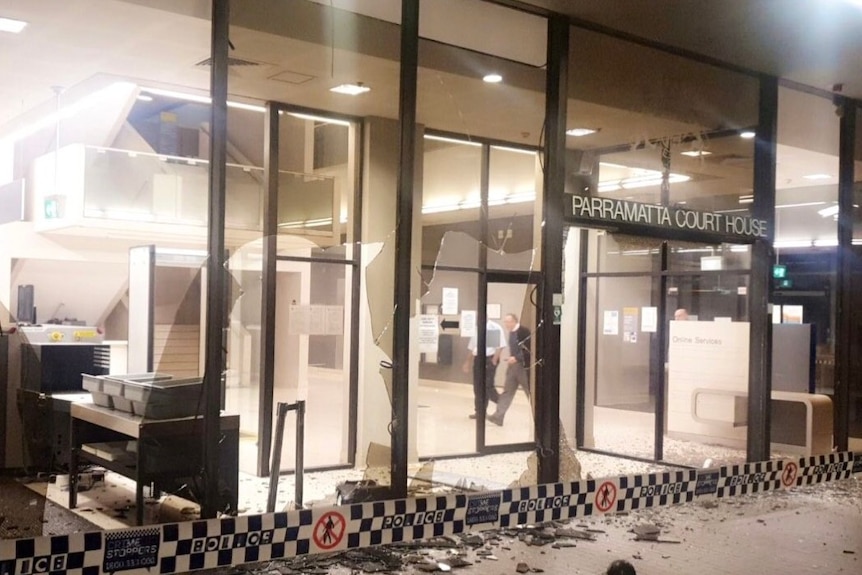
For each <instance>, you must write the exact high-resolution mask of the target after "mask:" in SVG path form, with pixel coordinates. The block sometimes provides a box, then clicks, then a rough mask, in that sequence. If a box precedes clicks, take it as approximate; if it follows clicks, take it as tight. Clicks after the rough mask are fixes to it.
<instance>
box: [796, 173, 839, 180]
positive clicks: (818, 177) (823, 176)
mask: <svg viewBox="0 0 862 575" xmlns="http://www.w3.org/2000/svg"><path fill="white" fill-rule="evenodd" d="M802 177H803V178H805V179H806V180H831V179H832V176H830V175H829V174H808V175H807V176H802Z"/></svg>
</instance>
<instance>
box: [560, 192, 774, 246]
mask: <svg viewBox="0 0 862 575" xmlns="http://www.w3.org/2000/svg"><path fill="white" fill-rule="evenodd" d="M563 217H564V218H566V219H568V220H570V221H573V222H576V223H591V222H592V223H595V222H607V223H618V224H632V225H638V226H646V227H651V228H663V229H668V230H681V231H687V232H703V233H710V234H720V235H724V236H734V237H737V238H745V239H755V238H761V237H766V231H767V224H766V220H758V219H755V218H751V217H748V216H739V215H735V214H720V213H714V212H699V211H697V210H689V209H686V208H680V207H672V206H658V205H655V204H642V203H639V202H630V201H628V200H615V199H612V198H599V197H591V196H578V195H571V196H566V197H565V198H564V201H563Z"/></svg>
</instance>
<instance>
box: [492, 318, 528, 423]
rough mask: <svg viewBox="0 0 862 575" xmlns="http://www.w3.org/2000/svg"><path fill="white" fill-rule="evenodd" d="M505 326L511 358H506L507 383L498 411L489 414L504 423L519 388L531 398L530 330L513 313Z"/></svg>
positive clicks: (505, 322) (496, 420)
mask: <svg viewBox="0 0 862 575" xmlns="http://www.w3.org/2000/svg"><path fill="white" fill-rule="evenodd" d="M503 327H505V328H506V330H507V331H508V332H509V340H508V342H509V343H508V347H509V358H508V359H507V360H506V362H507V364H508V365H507V367H506V383H505V385H504V387H503V393H501V394H500V399H499V400H498V401H497V411H495V412H494V413H493V414H492V415H489V416H488V421H490V422H492V423H496V424H497V425H503V418H504V417H505V416H506V410H507V409H509V406H510V405H511V404H512V400H513V399H515V393H517V391H518V388H519V387H520V388H521V389H523V390H524V393H526V394H527V399H530V335H531V334H530V330H529V329H527V328H526V327H524V326H522V325H521V324H520V323H519V322H518V316H516V315H515V314H513V313H510V314H506V317H505V318H503Z"/></svg>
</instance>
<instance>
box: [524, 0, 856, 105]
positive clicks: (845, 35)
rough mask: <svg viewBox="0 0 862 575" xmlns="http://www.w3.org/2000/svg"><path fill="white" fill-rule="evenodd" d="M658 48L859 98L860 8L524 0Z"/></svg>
mask: <svg viewBox="0 0 862 575" xmlns="http://www.w3.org/2000/svg"><path fill="white" fill-rule="evenodd" d="M522 3H523V4H528V5H533V6H536V7H539V8H542V9H547V10H551V11H554V12H558V13H561V14H565V15H567V16H569V17H571V18H575V19H577V20H578V21H582V22H586V23H589V24H592V25H597V26H601V27H603V28H605V29H609V30H615V31H619V32H622V33H625V34H629V35H631V36H633V37H637V38H642V39H644V40H647V41H650V42H655V43H658V44H661V45H663V46H667V47H672V48H675V49H678V50H684V51H686V52H689V53H691V54H698V55H701V56H705V57H708V58H712V59H715V60H717V61H720V62H723V63H726V64H730V65H733V66H738V67H741V68H744V69H747V70H751V71H754V72H761V73H766V74H770V75H773V76H777V77H781V78H787V79H789V80H792V81H795V82H798V83H801V84H804V85H807V86H813V87H815V88H819V89H823V90H829V89H831V88H832V86H833V85H835V84H837V83H841V84H843V93H844V94H845V95H847V96H850V97H853V98H857V99H862V74H860V73H859V62H860V61H862V35H860V34H859V32H858V31H859V30H860V29H862V6H860V3H859V2H856V1H855V0H854V1H851V0H792V1H787V0H722V1H721V2H693V1H691V0H650V1H649V2H632V1H631V0H583V1H578V2H573V1H571V0H523V2H522Z"/></svg>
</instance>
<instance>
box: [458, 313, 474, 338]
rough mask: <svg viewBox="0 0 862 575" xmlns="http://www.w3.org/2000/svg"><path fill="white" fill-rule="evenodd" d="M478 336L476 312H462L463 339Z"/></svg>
mask: <svg viewBox="0 0 862 575" xmlns="http://www.w3.org/2000/svg"><path fill="white" fill-rule="evenodd" d="M475 336H476V310H466V309H465V310H464V311H462V312H461V337H475Z"/></svg>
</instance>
